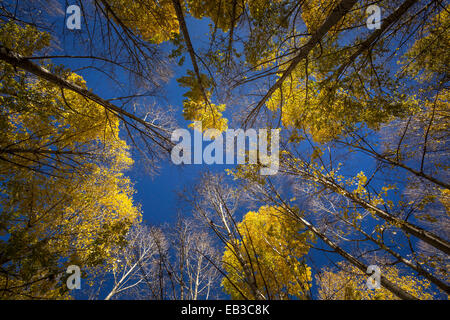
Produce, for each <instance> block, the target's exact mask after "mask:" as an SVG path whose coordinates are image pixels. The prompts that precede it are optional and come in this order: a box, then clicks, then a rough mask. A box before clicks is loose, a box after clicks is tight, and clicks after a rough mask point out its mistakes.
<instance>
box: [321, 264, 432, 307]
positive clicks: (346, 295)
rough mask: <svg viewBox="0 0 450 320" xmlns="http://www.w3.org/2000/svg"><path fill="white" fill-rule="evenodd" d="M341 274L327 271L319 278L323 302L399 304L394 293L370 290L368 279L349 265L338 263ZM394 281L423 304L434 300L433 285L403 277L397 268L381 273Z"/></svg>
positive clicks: (384, 270)
mask: <svg viewBox="0 0 450 320" xmlns="http://www.w3.org/2000/svg"><path fill="white" fill-rule="evenodd" d="M337 267H338V271H333V270H332V269H330V268H328V267H326V268H324V269H323V270H322V271H321V272H320V273H319V274H317V275H316V281H317V283H318V287H319V289H318V291H319V299H321V300H397V299H398V297H397V296H395V295H393V294H392V292H390V291H389V290H386V289H385V288H381V289H376V290H374V289H369V288H368V287H367V284H366V281H367V275H365V274H364V273H362V272H361V271H360V270H358V269H356V268H355V267H353V266H351V265H349V264H348V263H343V262H338V263H337ZM381 272H382V273H383V274H384V275H385V276H386V277H387V278H388V279H389V280H390V281H392V282H393V283H395V284H397V285H398V286H399V287H401V288H402V289H403V290H405V291H407V292H409V293H410V294H412V295H414V296H415V297H417V298H419V299H421V300H430V299H433V293H430V290H429V289H430V283H429V282H428V281H426V280H420V279H418V278H417V277H415V276H412V275H406V276H405V275H400V274H399V270H398V269H397V268H396V267H395V266H389V267H385V268H383V270H382V271H381Z"/></svg>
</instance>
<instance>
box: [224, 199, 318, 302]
mask: <svg viewBox="0 0 450 320" xmlns="http://www.w3.org/2000/svg"><path fill="white" fill-rule="evenodd" d="M237 229H238V231H239V233H240V234H242V239H241V240H240V241H239V240H238V243H237V245H236V246H233V247H231V246H227V247H226V248H225V252H224V256H223V265H224V270H225V272H226V273H227V277H226V278H224V279H223V282H222V285H223V286H224V290H225V292H227V293H228V294H230V295H231V298H232V299H242V298H244V297H248V298H250V299H252V298H253V299H254V298H256V297H254V296H252V294H251V292H250V290H249V288H248V287H247V285H246V283H245V282H244V281H242V279H244V271H243V269H242V266H241V265H240V262H239V261H238V259H237V255H240V256H243V257H245V263H247V264H250V265H253V266H254V267H253V268H254V269H255V276H256V286H257V287H258V288H259V290H260V291H261V292H264V293H265V296H266V297H267V298H268V299H291V298H297V299H305V298H308V297H310V293H309V289H310V287H311V280H312V278H311V269H310V268H309V267H308V266H307V265H306V264H305V263H304V261H302V257H303V256H304V255H306V254H307V253H308V250H309V244H308V243H309V242H310V241H313V239H314V236H313V234H312V233H311V232H310V231H305V230H304V229H305V228H304V226H303V225H302V224H301V223H299V222H297V221H295V220H293V219H290V218H289V216H288V215H287V214H286V213H285V212H283V209H282V208H279V207H267V206H263V207H261V208H259V210H258V211H257V212H256V211H250V212H248V213H247V214H246V215H245V216H244V218H243V220H242V222H240V223H239V224H238V225H237ZM235 247H236V249H237V250H239V251H240V253H239V254H237V253H236V252H234V251H233V250H234V249H235ZM246 248H247V249H246ZM246 250H249V251H248V252H246ZM235 286H237V287H238V288H239V290H237V288H235Z"/></svg>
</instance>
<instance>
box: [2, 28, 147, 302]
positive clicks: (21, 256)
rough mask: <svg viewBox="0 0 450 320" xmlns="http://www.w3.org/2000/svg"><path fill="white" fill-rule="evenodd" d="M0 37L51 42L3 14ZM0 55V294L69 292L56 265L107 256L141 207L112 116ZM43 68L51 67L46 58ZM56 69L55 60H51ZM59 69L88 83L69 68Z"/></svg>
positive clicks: (16, 45)
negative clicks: (5, 20) (6, 19)
mask: <svg viewBox="0 0 450 320" xmlns="http://www.w3.org/2000/svg"><path fill="white" fill-rule="evenodd" d="M0 38H1V42H2V43H4V44H6V45H8V46H9V47H10V48H11V49H12V50H16V51H18V52H20V53H21V54H25V55H30V54H32V52H33V51H34V50H40V49H42V48H43V47H45V46H46V45H47V44H48V40H49V38H48V36H47V35H46V34H45V33H42V32H38V31H36V29H34V28H33V27H30V26H27V27H25V28H22V27H20V26H18V25H17V24H14V23H8V24H5V25H3V26H2V28H1V29H0ZM0 64H1V65H2V75H1V79H2V81H1V89H0V90H1V92H2V97H1V101H2V110H1V127H2V133H1V137H0V143H1V147H0V149H1V156H0V159H1V161H0V173H1V176H2V178H1V196H0V201H1V207H2V215H1V218H0V219H1V220H0V221H1V223H0V226H1V232H2V234H5V235H7V237H6V238H4V239H2V240H1V241H0V246H1V258H0V261H1V263H0V265H1V274H0V283H1V285H0V294H1V296H2V297H3V298H26V297H28V298H43V297H45V298H55V297H61V296H67V288H66V287H65V282H64V279H61V277H60V275H61V273H63V272H64V273H65V268H66V267H67V266H68V265H71V264H75V265H78V266H79V267H80V268H82V269H83V270H87V269H88V268H90V267H94V266H97V265H99V264H104V263H106V264H108V263H111V252H112V248H113V247H114V246H118V245H120V244H123V241H124V236H125V234H126V232H127V230H128V228H129V226H130V225H131V224H133V223H134V222H137V221H139V220H140V216H141V212H140V209H139V207H138V206H136V205H135V204H133V200H132V195H133V193H134V190H133V187H132V184H131V182H130V180H129V179H128V178H127V177H126V176H124V174H123V172H124V171H125V170H126V169H128V168H129V167H130V166H131V165H132V163H133V161H132V159H131V158H130V155H129V151H128V146H127V144H126V143H125V141H123V140H122V139H121V138H120V137H119V118H118V117H117V116H116V115H115V114H114V113H112V112H110V111H108V110H105V109H104V108H103V107H102V106H100V105H98V104H96V103H94V102H91V101H86V100H84V99H83V98H82V97H81V96H79V95H78V94H76V93H74V92H71V91H65V90H64V89H62V88H59V87H58V86H55V85H54V84H53V83H51V82H48V81H45V80H43V79H35V78H31V77H30V76H29V75H28V74H26V73H25V72H23V71H16V70H15V69H14V67H13V66H11V65H10V64H8V63H5V62H0ZM48 68H49V69H51V68H54V67H51V66H49V67H48ZM54 69H56V70H58V68H54ZM55 72H60V74H61V77H62V78H64V79H67V80H68V81H71V82H73V83H76V84H77V85H78V86H80V87H85V82H84V80H83V79H82V78H81V77H80V76H78V75H77V74H75V73H71V72H69V71H64V70H58V71H55Z"/></svg>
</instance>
